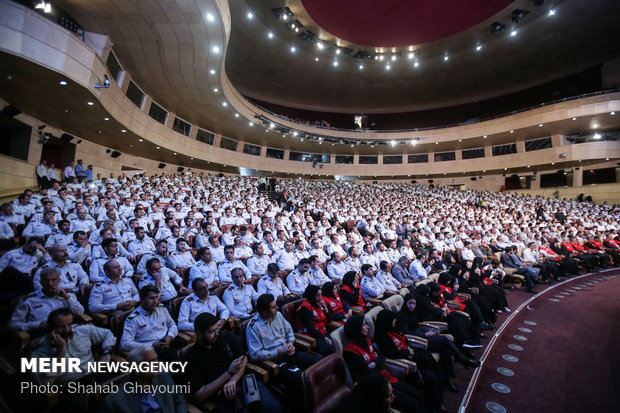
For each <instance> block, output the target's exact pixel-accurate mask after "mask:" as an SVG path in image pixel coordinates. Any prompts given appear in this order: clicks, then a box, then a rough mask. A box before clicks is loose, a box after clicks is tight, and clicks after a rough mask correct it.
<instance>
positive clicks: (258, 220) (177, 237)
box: [0, 171, 620, 412]
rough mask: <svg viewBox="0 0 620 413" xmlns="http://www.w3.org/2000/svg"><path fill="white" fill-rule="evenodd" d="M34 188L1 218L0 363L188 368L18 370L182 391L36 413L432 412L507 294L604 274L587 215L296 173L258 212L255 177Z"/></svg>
mask: <svg viewBox="0 0 620 413" xmlns="http://www.w3.org/2000/svg"><path fill="white" fill-rule="evenodd" d="M91 177H92V176H91ZM44 186H45V187H48V186H49V188H45V189H41V190H39V191H38V192H33V191H31V190H27V191H25V192H24V193H23V194H21V195H19V196H18V197H17V198H16V199H15V200H14V201H13V202H10V203H5V204H3V205H2V206H1V213H0V250H2V252H1V253H2V256H1V258H0V280H2V284H3V289H2V293H0V295H2V297H3V298H4V300H3V302H4V303H5V307H6V309H5V310H6V311H5V313H6V316H7V319H6V320H5V321H6V329H5V330H6V332H7V333H6V334H9V335H11V338H12V339H11V340H10V343H11V345H12V347H11V351H13V354H14V355H15V356H18V357H59V358H63V357H78V358H80V360H81V362H82V363H84V364H86V363H87V362H88V361H92V360H94V359H98V360H100V361H104V362H111V361H112V360H120V358H121V357H123V358H128V359H129V360H131V361H136V362H141V361H152V360H156V359H160V360H179V359H180V360H186V361H188V362H189V363H188V365H187V366H188V367H187V370H186V371H185V373H184V374H183V375H179V376H175V377H170V376H169V374H168V373H159V374H158V375H148V374H145V373H131V374H128V375H124V376H120V377H119V376H103V375H97V374H88V375H86V374H83V375H77V376H76V375H75V374H69V373H67V374H34V375H33V377H32V380H34V381H35V382H37V383H60V384H62V383H68V382H76V381H78V382H81V383H103V382H106V383H108V382H114V383H122V382H132V383H142V384H148V383H153V384H174V383H175V382H176V383H189V391H187V392H185V393H184V394H181V393H180V392H174V391H171V392H168V393H166V394H159V395H157V397H155V396H156V395H154V394H151V393H148V392H145V393H139V394H132V393H128V392H124V391H123V390H120V391H118V392H115V393H114V394H112V395H109V396H107V397H105V398H103V399H102V400H100V399H97V400H96V402H93V400H83V399H82V398H80V397H77V396H75V397H68V396H67V395H65V396H61V397H60V400H56V401H55V402H53V403H52V402H50V403H52V404H54V407H53V408H56V409H65V408H67V407H70V408H71V409H74V410H76V411H87V410H90V411H96V410H97V409H100V411H107V412H109V411H127V412H129V411H149V412H159V411H162V412H163V411H179V412H180V411H187V409H188V405H189V404H191V405H192V406H196V407H198V408H200V409H203V410H204V411H214V410H215V411H243V409H244V408H247V409H249V410H251V411H265V412H266V411H287V410H288V411H335V410H337V409H344V411H351V412H352V411H372V412H380V411H386V412H387V411H389V409H390V408H394V409H397V410H399V411H402V412H408V411H419V412H442V411H445V410H444V407H443V392H444V390H445V389H447V390H450V391H458V389H457V388H456V386H455V385H454V384H453V383H452V381H451V379H452V378H454V375H455V371H454V365H453V363H454V362H458V363H460V364H462V365H464V366H465V367H474V368H475V367H478V366H479V365H480V362H479V361H478V360H477V357H476V354H475V352H476V351H479V349H480V348H482V347H483V343H484V341H481V339H484V338H486V336H485V331H487V330H493V329H494V328H495V325H494V324H495V322H496V318H497V314H498V313H500V312H509V311H510V306H509V298H510V292H509V291H508V289H510V288H512V289H514V288H521V286H523V287H524V288H525V289H526V290H527V291H528V292H531V293H534V294H535V293H536V291H537V290H536V288H537V284H542V283H552V282H558V281H561V280H562V279H563V278H565V277H571V276H574V275H577V274H579V273H580V272H584V271H586V272H596V271H599V269H600V268H607V267H609V266H618V265H620V257H619V256H618V253H619V252H620V241H619V240H620V234H619V233H618V217H619V215H620V208H618V207H616V206H611V205H606V204H603V205H597V204H592V203H587V202H577V201H574V200H559V199H543V198H539V197H531V196H520V195H517V194H511V193H508V194H506V193H501V192H500V193H490V192H482V191H471V190H470V191H461V190H458V189H454V188H449V187H427V186H423V185H418V184H396V183H388V184H366V183H356V182H350V181H311V180H303V179H282V180H279V181H278V182H277V186H276V191H277V192H278V198H277V201H276V200H270V199H269V197H268V193H267V192H263V191H261V190H260V189H262V188H261V181H259V180H258V179H255V178H247V177H227V176H212V175H207V174H203V173H201V174H197V173H194V172H192V171H188V172H185V173H181V174H176V175H166V174H161V175H154V176H150V177H148V176H144V175H137V176H134V177H128V176H127V175H126V174H122V175H120V176H119V177H117V178H115V177H114V176H113V175H111V176H110V177H109V178H101V177H100V176H97V178H96V179H94V180H92V179H90V180H89V179H88V178H83V179H82V178H81V179H80V180H78V179H77V178H76V179H71V182H58V181H56V180H55V179H54V177H51V178H50V180H49V185H44ZM507 291H508V292H507ZM15 343H17V344H15ZM16 360H17V358H16ZM246 374H251V375H252V376H250V377H249V378H248V377H247V376H246ZM325 375H331V376H333V377H332V379H330V380H327V379H325ZM252 377H253V378H254V382H255V384H256V386H257V388H258V393H259V394H260V401H258V402H254V403H250V402H251V400H250V401H248V400H247V399H244V395H245V394H246V392H245V391H244V386H243V385H242V383H244V382H245V381H246V379H247V380H250V379H251V378H252ZM326 383H329V384H326ZM244 405H246V406H245V407H244Z"/></svg>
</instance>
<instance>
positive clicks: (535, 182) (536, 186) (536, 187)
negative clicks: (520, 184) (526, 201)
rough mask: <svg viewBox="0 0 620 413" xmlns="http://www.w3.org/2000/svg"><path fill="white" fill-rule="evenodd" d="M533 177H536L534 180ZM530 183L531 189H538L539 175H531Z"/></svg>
mask: <svg viewBox="0 0 620 413" xmlns="http://www.w3.org/2000/svg"><path fill="white" fill-rule="evenodd" d="M533 178H536V180H534V179H533ZM531 184H532V185H531V186H532V188H531V189H540V175H533V176H532V182H531Z"/></svg>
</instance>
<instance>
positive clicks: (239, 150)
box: [237, 141, 245, 153]
mask: <svg viewBox="0 0 620 413" xmlns="http://www.w3.org/2000/svg"><path fill="white" fill-rule="evenodd" d="M243 145H245V142H242V141H239V143H237V152H242V153H243Z"/></svg>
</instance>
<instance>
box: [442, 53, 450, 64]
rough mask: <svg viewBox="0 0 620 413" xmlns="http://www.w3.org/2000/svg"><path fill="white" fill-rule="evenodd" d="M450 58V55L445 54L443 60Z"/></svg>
mask: <svg viewBox="0 0 620 413" xmlns="http://www.w3.org/2000/svg"><path fill="white" fill-rule="evenodd" d="M449 59H450V56H448V55H447V54H446V55H445V56H444V57H443V61H444V62H447V61H448V60H449Z"/></svg>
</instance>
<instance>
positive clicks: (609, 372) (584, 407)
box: [447, 270, 620, 413]
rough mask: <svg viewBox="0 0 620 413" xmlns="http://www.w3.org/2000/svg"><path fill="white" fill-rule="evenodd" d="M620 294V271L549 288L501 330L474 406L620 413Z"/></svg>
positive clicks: (467, 402)
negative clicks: (619, 348) (619, 349)
mask: <svg viewBox="0 0 620 413" xmlns="http://www.w3.org/2000/svg"><path fill="white" fill-rule="evenodd" d="M619 293H620V270H611V271H606V272H601V273H600V274H591V275H588V276H584V277H581V278H578V279H570V280H568V281H566V282H563V283H558V284H554V285H552V286H551V288H547V289H546V290H545V291H544V292H543V291H541V293H539V294H538V295H537V296H536V298H535V299H534V300H533V301H531V302H530V303H529V304H528V305H527V306H525V307H524V308H522V309H521V311H519V312H518V313H517V314H516V315H515V316H514V318H512V320H510V322H509V323H508V324H507V325H505V326H504V328H503V331H498V333H499V336H498V337H497V338H496V341H495V343H494V344H493V347H492V348H491V350H490V351H489V352H488V354H487V355H486V357H485V359H484V363H483V366H482V367H481V368H480V371H479V372H477V373H476V374H475V375H474V377H473V378H472V384H471V389H470V391H469V392H467V394H466V396H465V397H464V399H463V406H467V412H470V413H471V412H476V413H477V412H481V413H482V412H497V413H500V412H509V413H513V412H518V413H521V412H524V413H525V412H528V413H529V412H536V413H538V412H545V413H552V412H562V413H572V412H575V413H583V412H588V413H590V412H591V413H594V412H597V413H598V412H620V378H619V377H620V376H619V373H620V371H619V370H620V353H619V351H618V347H619V346H618V344H619V343H620V299H619ZM512 297H513V294H509V299H510V298H512ZM531 297H532V296H529V297H526V299H528V298H531ZM515 298H516V297H515ZM510 304H511V308H512V309H513V310H514V309H516V308H517V306H516V305H514V304H516V303H514V304H513V303H512V302H511V303H510ZM504 316H505V315H504ZM504 320H505V318H504ZM524 339H525V340H524ZM515 346H517V347H515ZM515 359H516V360H515ZM505 369H508V370H505ZM499 370H502V372H503V373H504V374H502V373H501V372H500V371H499ZM506 374H508V375H506ZM472 389H473V391H471V390H472ZM470 393H471V395H470ZM447 407H449V411H457V409H454V408H453V407H454V406H453V405H450V406H448V405H447Z"/></svg>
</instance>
